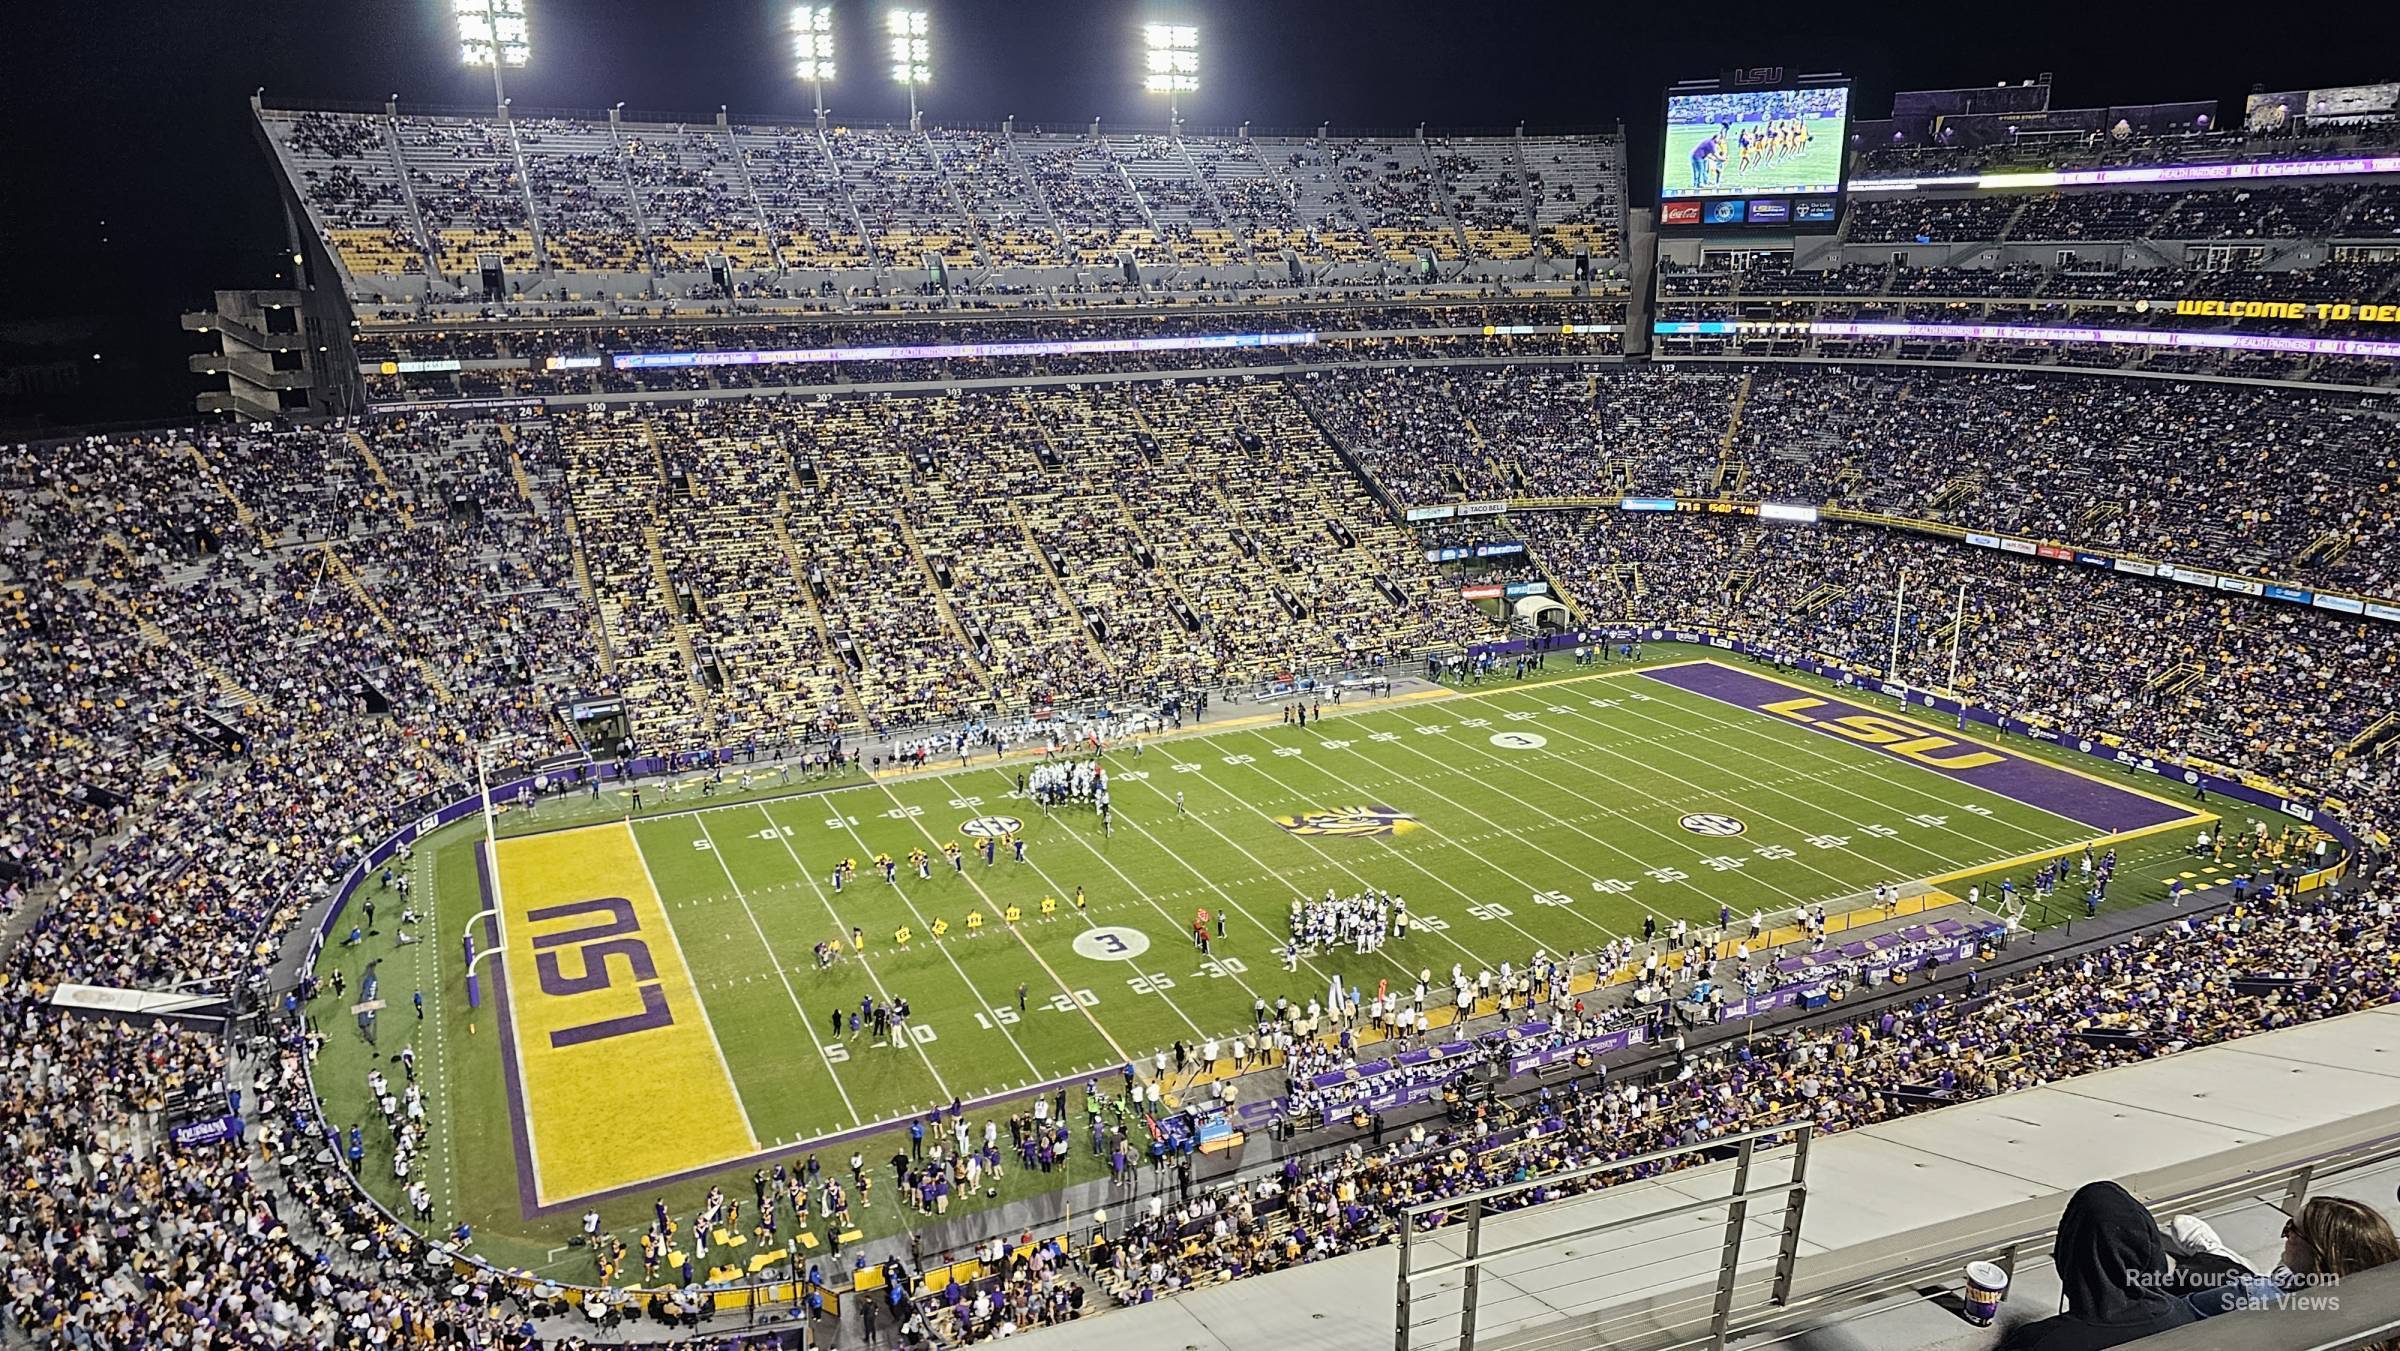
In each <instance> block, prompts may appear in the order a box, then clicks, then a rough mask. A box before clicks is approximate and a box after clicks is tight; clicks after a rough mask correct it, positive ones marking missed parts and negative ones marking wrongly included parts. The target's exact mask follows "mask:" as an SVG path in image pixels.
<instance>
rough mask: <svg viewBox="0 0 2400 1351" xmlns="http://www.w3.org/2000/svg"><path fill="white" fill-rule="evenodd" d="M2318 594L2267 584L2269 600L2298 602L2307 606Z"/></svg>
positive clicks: (2297, 588)
mask: <svg viewBox="0 0 2400 1351" xmlns="http://www.w3.org/2000/svg"><path fill="white" fill-rule="evenodd" d="M2316 594H2317V593H2316V592H2314V591H2303V590H2301V589H2300V588H2299V587H2296V586H2277V585H2275V584H2274V583H2272V582H2270V583H2268V584H2267V598H2268V599H2269V600H2289V601H2297V602H2299V603H2300V604H2302V605H2306V604H2308V602H2309V601H2310V600H2311V599H2313V598H2314V597H2315V596H2316Z"/></svg>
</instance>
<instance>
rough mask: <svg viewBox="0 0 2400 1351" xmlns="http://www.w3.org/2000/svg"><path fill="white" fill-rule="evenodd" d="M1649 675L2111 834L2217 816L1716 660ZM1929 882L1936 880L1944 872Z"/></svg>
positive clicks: (1646, 675)
mask: <svg viewBox="0 0 2400 1351" xmlns="http://www.w3.org/2000/svg"><path fill="white" fill-rule="evenodd" d="M1641 674H1642V676H1643V678H1644V679H1647V680H1655V681H1657V682H1658V683H1660V684H1662V685H1671V686H1673V687H1674V688H1676V689H1679V690H1683V691H1685V692H1686V693H1689V694H1697V695H1700V696H1701V697H1703V698H1707V699H1714V700H1716V701H1717V702H1719V703H1723V704H1731V705H1733V706H1734V707H1736V708H1744V709H1748V710H1750V711H1751V712H1754V713H1759V714H1763V715H1765V716H1768V717H1771V718H1774V719H1776V720H1777V721H1780V722H1788V723H1790V724H1792V725H1793V726H1796V727H1805V728H1807V729H1808V730H1810V731H1812V732H1816V733H1818V734H1820V735H1823V736H1830V737H1835V738H1838V739H1840V740H1843V741H1847V742H1849V743H1850V744H1852V745H1854V746H1862V747H1865V748H1866V749H1868V750H1871V751H1875V752H1878V753H1880V754H1883V755H1887V756H1890V757H1892V758H1894V759H1897V760H1905V761H1907V762H1908V763H1910V764H1913V765H1916V766H1918V767H1920V768H1923V769H1928V770H1931V771H1933V772H1934V773H1937V774H1940V775H1942V776H1944V777H1945V778H1951V779H1956V780H1958V781H1959V782H1961V783H1965V784H1969V785H1972V786H1974V787H1977V788H1981V789H1983V790H1984V791H1986V792H1989V793H1993V794H1996V795H1998V796H2000V797H2005V798H2008V799H2010V800H2011V801H2015V802H2021V803H2024V804H2025V805H2026V806H2028V807H2033V808H2035V809H2037V810H2040V811H2045V812H2048V813H2050V814H2051V815H2053V816H2056V817H2058V818H2060V819H2061V820H2066V821H2072V822H2074V823H2076V824H2077V825H2082V826H2089V827H2091V828H2092V829H2094V830H2096V831H2099V832H2100V833H2101V834H2102V835H2103V836H2104V837H2106V838H2108V839H2110V840H2111V841H2112V842H2113V841H2114V840H2118V839H2129V838H2132V837H2133V836H2135V835H2137V834H2140V835H2147V834H2151V833H2153V832H2155V831H2158V830H2164V829H2169V828H2172V827H2174V826H2179V825H2184V824H2187V823H2197V822H2200V821H2207V820H2214V819H2216V816H2215V814H2214V813H2211V812H2203V811H2195V810H2193V809H2192V808H2190V807H2188V806H2186V805H2184V804H2182V803H2179V802H2172V801H2169V800H2168V799H2166V798H2162V797H2157V796H2154V795H2152V794H2150V793H2145V792H2143V791H2141V790H2140V789H2138V788H2130V787H2126V786H2124V785H2122V784H2116V783H2111V782H2109V781H2108V780H2106V779H2103V778H2101V777H2099V776H2097V775H2094V774H2089V773H2086V772H2084V771H2083V770H2079V769H2074V768H2071V767H2069V766H2066V765H2060V764H2053V763H2051V762H2050V761H2047V760H2041V759H2036V758H2033V757H2030V756H2023V755H2018V754H2015V753H2013V752H2009V751H2003V750H2000V749H1998V748H1996V747H1993V746H1989V745H1986V744H1984V743H1982V742H1975V741H1962V740H1960V739H1958V738H1956V737H1953V736H1952V735H1951V734H1950V733H1948V732H1945V731H1943V730H1941V729H1940V728H1937V727H1934V726H1932V725H1930V724H1928V723H1924V722H1920V721H1918V720H1916V719H1915V718H1911V717H1908V716H1906V715H1904V714H1897V713H1887V712H1882V711H1879V710H1875V709H1870V708H1863V707H1861V706H1859V705H1857V704H1852V703H1846V702H1844V701H1843V700H1840V699H1837V698H1834V697H1832V696H1831V695H1829V694H1825V693H1821V692H1819V691H1817V690H1813V689H1810V688H1809V687H1808V686H1805V685H1797V684H1794V683H1792V682H1790V681H1786V680H1778V679H1776V678H1775V677H1773V676H1765V675H1759V674H1757V673H1755V672H1751V671H1744V670H1739V669H1737V668H1734V667H1731V666H1726V665H1723V664H1721V663H1718V662H1713V661H1694V662H1687V663H1684V664H1681V665H1677V666H1665V667H1659V668H1656V669H1653V670H1648V671H1644V672H1642V673H1641ZM2075 847H2076V848H2081V847H2082V846H2081V845H2077V846H2075ZM1975 871H1978V872H1980V871H1983V869H1976V870H1975ZM1930 880H1932V881H1935V882H1937V883H1938V882H1940V881H1943V880H1946V879H1943V878H1935V879H1930Z"/></svg>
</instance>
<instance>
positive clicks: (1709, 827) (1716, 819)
mask: <svg viewBox="0 0 2400 1351" xmlns="http://www.w3.org/2000/svg"><path fill="white" fill-rule="evenodd" d="M1683 828H1684V829H1685V830H1688V831H1690V832H1692V833H1693V834H1694V835H1739V834H1741V833H1742V832H1743V831H1745V830H1748V829H1749V827H1748V826H1745V825H1743V824H1742V823H1741V820H1740V818H1738V817H1732V816H1720V815H1718V814H1717V813H1715V812H1693V813H1692V814H1691V815H1689V816H1686V817H1684V818H1683Z"/></svg>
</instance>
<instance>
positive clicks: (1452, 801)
mask: <svg viewBox="0 0 2400 1351" xmlns="http://www.w3.org/2000/svg"><path fill="white" fill-rule="evenodd" d="M1392 712H1393V714H1394V715H1396V716H1398V717H1401V718H1403V719H1405V718H1406V717H1407V712H1406V710H1403V709H1393V710H1392ZM1405 725H1406V726H1409V727H1421V726H1424V724H1423V723H1417V722H1408V723H1406V724H1405ZM1256 735H1257V736H1259V738H1260V739H1262V740H1264V741H1266V742H1268V743H1269V744H1273V743H1274V740H1275V739H1274V738H1273V737H1270V736H1267V735H1266V734H1265V733H1264V732H1260V733H1257V734H1256ZM1345 739H1346V738H1345ZM1379 744H1390V745H1396V746H1398V747H1400V748H1401V749H1402V750H1405V751H1407V752H1408V753H1410V754H1411V755H1414V756H1417V757H1418V758H1420V759H1423V760H1430V761H1432V762H1433V763H1434V764H1435V765H1437V766H1441V767H1442V768H1444V769H1453V768H1455V767H1454V766H1449V765H1443V764H1442V762H1441V761H1440V760H1439V759H1437V758H1435V757H1434V756H1431V755H1427V754H1426V753H1425V752H1423V751H1421V750H1418V749H1417V748H1416V747H1414V746H1411V745H1409V744H1408V743H1407V742H1406V741H1396V742H1390V743H1379ZM1342 753H1343V754H1345V755H1351V756H1355V757H1357V758H1358V759H1361V760H1364V761H1366V762H1367V763H1368V764H1371V765H1383V767H1384V768H1387V769H1388V768H1390V766H1389V765H1384V762H1383V761H1381V760H1378V759H1376V758H1375V757H1374V756H1371V755H1369V754H1367V753H1366V752H1365V751H1362V750H1360V749H1358V746H1357V743H1356V742H1355V741H1353V742H1352V744H1350V745H1347V746H1344V747H1342ZM1486 754H1489V752H1486ZM1336 777H1339V776H1338V775H1337V776H1336ZM1428 777H1431V776H1428ZM1479 782H1481V783H1482V784H1483V786H1484V787H1487V788H1491V789H1493V790H1494V791H1495V792H1498V793H1500V794H1501V795H1502V796H1504V797H1506V798H1508V799H1509V800H1510V801H1512V802H1515V803H1517V804H1518V805H1520V806H1524V807H1529V808H1533V810H1535V811H1537V812H1541V809H1540V808H1538V807H1533V804H1532V803H1530V802H1527V801H1526V800H1525V799H1523V798H1521V797H1518V796H1517V795H1516V794H1514V793H1510V792H1508V791H1507V790H1505V789H1502V788H1499V787H1498V786H1497V785H1495V784H1493V783H1491V782H1489V781H1488V780H1481V781H1479ZM1417 787H1418V789H1419V790H1421V791H1423V792H1425V793H1429V794H1431V795H1432V796H1434V797H1436V798H1439V799H1440V800H1442V801H1443V802H1446V803H1448V804H1449V805H1450V806H1452V807H1454V808H1456V809H1458V810H1459V811H1462V812H1465V813H1466V814H1467V815H1469V816H1472V817H1474V818H1475V819H1476V820H1478V821H1481V822H1483V823H1484V824H1485V825H1487V826H1491V827H1493V828H1494V829H1495V831H1496V832H1497V834H1495V835H1492V836H1487V837H1484V838H1493V839H1496V838H1498V836H1499V835H1507V836H1510V837H1511V838H1513V839H1515V840H1516V842H1517V843H1519V844H1521V845H1525V846H1527V847H1529V848H1531V849H1533V850H1534V851H1535V852H1536V853H1541V854H1547V855H1549V857H1550V859H1551V861H1552V862H1555V863H1557V864H1559V865H1561V866H1562V867H1564V868H1566V869H1567V870H1568V871H1569V872H1572V873H1574V874H1575V875H1576V876H1577V877H1580V878H1582V879H1584V880H1585V881H1587V882H1588V881H1590V880H1591V870H1590V869H1589V868H1587V867H1585V866H1584V865H1582V864H1580V863H1572V862H1569V861H1568V860H1566V859H1564V858H1561V857H1559V856H1558V855H1557V854H1555V853H1552V852H1551V851H1550V850H1548V849H1546V848H1543V847H1542V846H1541V845H1538V844H1535V843H1534V842H1533V841H1532V840H1530V839H1528V838H1526V837H1525V836H1524V835H1522V834H1519V833H1518V832H1517V831H1515V830H1513V829H1511V828H1510V827H1508V826H1504V825H1502V824H1501V823H1500V822H1498V821H1495V820H1493V819H1492V818H1490V817H1488V816H1486V815H1484V814H1483V813H1482V812H1479V811H1477V810H1475V809H1474V808H1473V807H1470V806H1468V805H1467V804H1465V803H1463V802H1460V801H1459V800H1458V799H1456V798H1454V797H1451V796H1449V795H1448V794H1446V793H1444V792H1442V791H1441V790H1440V789H1438V788H1435V787H1433V786H1432V785H1431V784H1429V783H1427V782H1425V781H1424V780H1419V781H1418V783H1417ZM1576 796H1579V797H1580V796H1581V794H1577V795H1576ZM1583 800H1584V801H1586V802H1591V801H1592V800H1591V799H1590V798H1584V799H1583ZM1592 805H1593V806H1599V805H1600V804H1598V803H1596V802H1594V803H1592ZM1541 815H1542V817H1543V819H1545V820H1548V821H1558V822H1559V824H1562V825H1563V824H1566V823H1565V822H1564V821H1561V820H1560V819H1559V818H1558V817H1555V816H1552V815H1550V814H1549V813H1548V812H1541ZM1568 828H1569V829H1571V830H1574V831H1575V833H1576V834H1578V835H1581V836H1583V837H1584V838H1585V839H1588V840H1590V841H1592V842H1593V843H1595V844H1601V845H1606V843H1607V842H1606V841H1604V840H1602V839H1601V838H1600V837H1599V836H1597V835H1593V834H1591V833H1590V832H1589V831H1586V830H1583V829H1581V828H1580V827H1574V826H1569V827H1568ZM1607 847H1609V848H1610V849H1612V850H1614V848H1615V847H1614V846H1607ZM1627 857H1628V858H1630V857H1631V855H1627ZM1637 861H1638V860H1637ZM1485 866H1487V867H1490V868H1491V869H1492V871H1494V872H1496V873H1499V874H1500V875H1501V876H1502V877H1505V878H1507V879H1508V880H1509V881H1511V882H1514V883H1516V884H1517V885H1518V886H1520V887H1523V888H1524V889H1525V893H1526V894H1527V895H1528V896H1533V895H1539V894H1541V892H1542V890H1543V889H1542V888H1541V887H1537V886H1532V885H1530V884H1528V883H1527V882H1526V881H1525V879H1524V878H1522V877H1519V876H1517V875H1516V874H1515V873H1512V872H1510V871H1508V870H1507V869H1505V868H1501V867H1499V866H1498V865H1496V864H1493V863H1491V861H1490V860H1489V859H1486V860H1485ZM1563 908H1564V909H1565V910H1566V911H1567V912H1568V913H1569V914H1571V915H1573V916H1574V917H1575V918H1577V919H1579V920H1582V921H1583V922H1584V923H1586V924H1588V925H1590V926H1591V927H1593V928H1595V929H1597V930H1599V931H1600V932H1601V933H1604V934H1606V935H1608V936H1609V937H1610V938H1611V939H1617V938H1622V937H1624V936H1625V935H1623V934H1620V933H1618V932H1617V931H1616V930H1614V929H1611V928H1609V927H1608V926H1607V925H1605V924H1602V923H1601V922H1600V921H1598V920H1596V919H1594V918H1592V917H1591V916H1590V915H1587V914H1584V913H1583V912H1582V911H1580V910H1578V909H1576V908H1575V907H1574V906H1571V905H1570V906H1566V907H1563ZM1509 927H1510V928H1512V929H1516V928H1517V926H1516V925H1514V924H1511V925H1510V926H1509ZM1517 932H1519V933H1525V930H1523V929H1517ZM1526 936H1527V937H1528V938H1530V937H1532V935H1531V934H1526Z"/></svg>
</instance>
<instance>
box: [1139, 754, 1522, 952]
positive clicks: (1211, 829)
mask: <svg viewBox="0 0 2400 1351" xmlns="http://www.w3.org/2000/svg"><path fill="white" fill-rule="evenodd" d="M1158 753H1159V754H1161V755H1163V756H1165V757H1166V758H1167V763H1169V764H1175V765H1183V764H1197V763H1199V762H1198V761H1194V760H1181V759H1178V758H1176V756H1175V753H1174V752H1173V751H1170V750H1167V749H1166V748H1165V747H1163V746H1162V747H1160V748H1159V751H1158ZM1200 782H1201V783H1203V784H1206V785H1207V786H1208V787H1209V788H1210V789H1211V790H1213V791H1215V792H1218V793H1221V794H1223V795H1225V796H1226V797H1228V798H1231V799H1232V800H1233V801H1234V802H1236V803H1238V804H1239V805H1241V806H1242V807H1243V808H1245V809H1247V810H1248V811H1249V812H1251V813H1252V814H1253V815H1256V816H1260V817H1265V818H1266V820H1267V822H1268V824H1270V825H1272V824H1273V823H1274V818H1273V817H1271V816H1267V814H1266V813H1265V812H1262V811H1260V810H1258V808H1257V807H1256V806H1253V805H1252V804H1251V803H1249V802H1247V801H1245V800H1244V799H1242V798H1241V797H1239V796H1236V795H1235V794H1234V792H1233V790H1232V789H1230V788H1226V787H1224V786H1223V785H1221V784H1218V783H1216V782H1215V781H1213V780H1211V779H1210V778H1209V777H1208V776H1206V775H1202V776H1200ZM1150 786H1151V788H1152V789H1153V790H1155V791H1156V792H1157V793H1158V794H1159V796H1161V797H1165V796H1166V790H1165V789H1163V788H1159V787H1158V785H1157V784H1155V783H1152V784H1151V785H1150ZM1200 824H1201V826H1202V827H1203V828H1204V829H1206V830H1207V831H1208V833H1209V834H1211V835H1214V836H1216V837H1217V838H1218V839H1220V840H1223V841H1224V842H1225V843H1227V844H1230V845H1232V846H1233V847H1234V848H1235V849H1237V850H1239V851H1240V852H1241V855H1242V857H1244V858H1246V859H1248V860H1250V861H1251V862H1252V863H1255V864H1257V865H1258V866H1259V867H1261V868H1265V869H1266V870H1267V872H1268V874H1269V876H1271V877H1274V878H1276V879H1278V880H1280V879H1281V878H1283V877H1284V876H1286V875H1288V874H1293V873H1302V872H1315V871H1319V870H1321V869H1324V868H1327V867H1332V868H1338V869H1340V870H1341V871H1343V872H1348V873H1350V878H1351V880H1352V881H1354V882H1359V883H1365V882H1366V879H1365V878H1363V877H1360V876H1359V875H1358V874H1357V873H1355V872H1350V869H1349V867H1348V866H1347V865H1345V864H1341V863H1337V862H1334V861H1333V859H1332V858H1331V856H1329V855H1327V854H1325V853H1324V852H1322V851H1321V850H1313V849H1312V850H1311V851H1310V852H1311V854H1312V855H1313V856H1314V857H1315V858H1316V859H1317V861H1316V862H1315V863H1311V864H1308V865H1305V866H1301V867H1294V868H1286V869H1282V870H1280V871H1278V870H1277V869H1276V868H1275V867H1274V865H1272V864H1270V863H1268V862H1267V861H1266V860H1265V859H1262V858H1260V857H1259V856H1258V855H1256V854H1253V853H1251V852H1250V850H1249V848H1248V847H1246V846H1245V845H1243V844H1242V843H1241V841H1239V840H1236V839H1234V838H1233V837H1232V836H1230V835H1227V834H1226V833H1225V832H1224V831H1222V830H1219V829H1217V828H1216V827H1215V826H1212V825H1210V824H1209V823H1208V822H1206V821H1202V822H1201V823H1200ZM1177 857H1178V858H1179V859H1180V858H1181V855H1178V856H1177ZM1184 866H1185V867H1187V868H1190V869H1191V870H1192V872H1193V874H1194V875H1196V876H1198V877H1200V879H1201V880H1202V881H1204V882H1209V885H1210V886H1212V887H1213V886H1215V885H1216V883H1214V882H1213V881H1209V879H1208V876H1207V875H1206V874H1205V873H1202V872H1201V871H1200V869H1199V868H1198V867H1196V866H1194V865H1192V864H1190V863H1188V862H1187V863H1185V864H1184ZM1219 894H1223V893H1222V891H1220V893H1219ZM1242 913H1243V914H1245V915H1247V914H1249V913H1250V912H1249V911H1247V910H1244V911H1243V912H1242ZM1262 927H1263V926H1262ZM1287 927H1288V926H1287ZM1410 929H1411V931H1412V932H1415V933H1434V934H1439V935H1440V936H1441V938H1442V941H1444V942H1446V943H1448V944H1449V945H1450V946H1452V947H1454V948H1457V949H1458V950H1459V951H1460V952H1463V953H1465V954H1466V955H1467V956H1468V957H1470V958H1472V959H1474V960H1475V961H1477V962H1481V961H1482V960H1483V957H1482V955H1481V954H1480V953H1478V952H1476V951H1475V950H1474V949H1473V948H1470V947H1468V946H1467V945H1466V944H1464V943H1461V942H1459V941H1458V940H1457V939H1456V938H1453V937H1451V936H1450V933H1449V931H1448V930H1446V929H1423V928H1419V927H1418V926H1415V925H1411V926H1410ZM1268 932H1269V933H1272V932H1274V931H1273V930H1272V929H1269V930H1268ZM1285 937H1286V939H1287V940H1288V939H1289V937H1290V935H1289V934H1288V933H1287V934H1286V935H1285ZM1330 955H1331V954H1328V956H1330ZM1374 955H1376V956H1379V957H1382V958H1383V959H1384V960H1385V961H1386V962H1389V963H1390V964H1391V965H1392V967H1393V968H1394V969H1396V970H1398V971H1399V972H1400V974H1401V975H1403V976H1406V977H1407V978H1408V979H1409V980H1411V981H1414V980H1415V979H1416V978H1417V973H1416V972H1415V971H1412V970H1410V969H1409V967H1408V965H1407V964H1406V963H1404V962H1402V961H1401V960H1400V959H1399V958H1397V957H1395V956H1393V955H1392V954H1391V953H1389V952H1387V951H1385V950H1384V949H1382V948H1377V949H1376V950H1375V953H1374ZM1301 960H1303V961H1308V962H1309V968H1308V969H1309V970H1310V971H1312V972H1318V973H1319V974H1325V973H1323V972H1320V971H1319V968H1318V967H1317V965H1316V964H1315V963H1314V962H1313V961H1309V959H1307V958H1302V959H1301ZM1327 978H1328V979H1331V977H1330V976H1328V977H1327Z"/></svg>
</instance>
